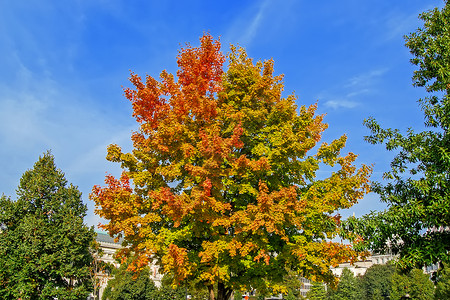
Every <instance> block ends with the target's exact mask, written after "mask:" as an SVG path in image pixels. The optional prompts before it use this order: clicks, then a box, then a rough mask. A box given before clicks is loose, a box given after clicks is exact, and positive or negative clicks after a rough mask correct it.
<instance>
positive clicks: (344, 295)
mask: <svg viewBox="0 0 450 300" xmlns="http://www.w3.org/2000/svg"><path fill="white" fill-rule="evenodd" d="M329 295H330V297H329V298H328V299H335V300H357V299H360V284H359V281H358V278H355V276H354V275H353V273H352V271H350V270H349V269H347V268H345V269H344V270H343V271H342V275H341V277H340V278H339V283H338V286H337V289H336V291H332V292H330V294H329Z"/></svg>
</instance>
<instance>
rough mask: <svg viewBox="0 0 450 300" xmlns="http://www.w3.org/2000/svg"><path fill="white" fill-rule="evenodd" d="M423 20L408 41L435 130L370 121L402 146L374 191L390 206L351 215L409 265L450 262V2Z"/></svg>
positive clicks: (377, 245)
mask: <svg viewBox="0 0 450 300" xmlns="http://www.w3.org/2000/svg"><path fill="white" fill-rule="evenodd" d="M420 18H421V19H422V20H423V21H424V26H423V27H422V28H419V29H417V31H416V32H414V33H412V34H410V35H409V36H407V37H406V46H407V47H408V48H409V49H410V52H411V54H412V55H413V58H412V59H411V62H412V63H413V64H414V65H416V66H418V68H419V69H418V70H416V71H415V72H414V76H413V81H414V85H415V86H418V87H425V89H426V91H427V92H428V93H429V96H428V97H426V98H424V99H420V100H419V103H420V106H421V109H422V111H423V113H424V119H425V125H426V126H427V127H428V130H426V131H422V132H418V133H417V132H414V130H413V129H411V128H410V129H408V131H407V133H406V134H401V133H400V131H399V130H393V129H382V128H381V126H380V125H379V124H378V123H377V122H376V121H375V120H374V119H372V118H371V119H369V120H366V121H365V125H366V126H367V127H368V128H369V129H370V130H371V131H372V135H371V136H369V137H366V140H367V141H368V142H370V143H372V144H385V146H386V149H387V150H388V151H392V150H394V151H396V153H397V154H396V156H395V157H394V159H393V160H392V162H391V171H389V172H386V173H385V174H384V179H386V180H388V181H389V182H388V183H387V184H386V185H381V184H375V185H374V187H373V190H374V191H375V192H377V193H378V194H379V195H380V196H381V200H382V201H384V202H386V203H387V204H388V209H387V210H385V211H383V212H379V213H372V214H370V215H367V216H365V217H363V218H361V219H359V220H357V219H354V218H351V219H350V220H349V222H348V223H347V226H348V229H350V230H351V231H353V232H356V233H358V234H360V235H362V236H363V237H364V239H365V241H366V245H365V246H367V247H369V248H370V249H372V250H375V251H379V252H384V251H385V250H386V249H387V248H389V250H390V251H392V252H393V253H394V254H399V255H400V257H399V265H400V267H402V268H404V269H412V268H415V267H416V268H421V267H422V266H424V265H432V264H435V263H437V262H439V261H449V251H450V231H449V230H448V226H450V175H449V174H450V172H449V170H450V133H449V127H450V96H449V91H450V6H449V3H448V2H447V1H445V6H444V8H443V9H442V10H439V9H437V8H436V9H433V10H430V11H428V12H425V13H423V14H421V15H420Z"/></svg>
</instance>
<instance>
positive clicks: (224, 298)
mask: <svg viewBox="0 0 450 300" xmlns="http://www.w3.org/2000/svg"><path fill="white" fill-rule="evenodd" d="M208 291H209V300H230V299H231V295H232V294H233V290H232V289H230V288H228V287H225V285H224V284H223V282H219V283H218V284H217V297H216V295H215V293H214V286H213V285H208Z"/></svg>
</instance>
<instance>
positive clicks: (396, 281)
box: [391, 269, 434, 300]
mask: <svg viewBox="0 0 450 300" xmlns="http://www.w3.org/2000/svg"><path fill="white" fill-rule="evenodd" d="M406 294H408V295H409V297H410V299H417V300H429V299H433V295H434V285H433V282H432V281H431V280H430V278H429V275H427V274H425V273H423V271H422V270H419V269H413V270H411V271H409V272H408V273H407V274H400V273H398V272H396V273H394V274H393V275H392V279H391V299H392V300H400V299H402V297H404V296H405V295H406Z"/></svg>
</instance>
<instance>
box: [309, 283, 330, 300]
mask: <svg viewBox="0 0 450 300" xmlns="http://www.w3.org/2000/svg"><path fill="white" fill-rule="evenodd" d="M306 299H309V300H324V299H328V298H327V291H326V289H325V285H324V284H323V283H320V282H315V281H314V282H313V283H312V286H311V289H310V290H309V291H308V293H307V294H306Z"/></svg>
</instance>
